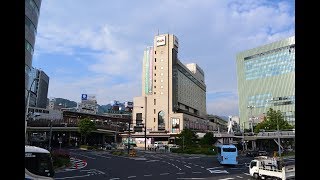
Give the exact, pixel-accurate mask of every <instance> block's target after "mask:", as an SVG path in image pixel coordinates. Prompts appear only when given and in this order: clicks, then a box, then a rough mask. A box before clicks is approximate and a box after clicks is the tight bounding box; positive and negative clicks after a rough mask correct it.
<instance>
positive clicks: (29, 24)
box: [24, 16, 37, 35]
mask: <svg viewBox="0 0 320 180" xmlns="http://www.w3.org/2000/svg"><path fill="white" fill-rule="evenodd" d="M24 23H25V25H27V26H28V28H29V29H30V30H31V31H32V32H33V34H34V35H36V34H37V29H36V26H35V25H34V24H33V23H32V21H31V20H30V19H29V18H28V17H27V16H25V20H24Z"/></svg>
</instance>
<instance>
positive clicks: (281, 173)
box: [249, 156, 295, 180]
mask: <svg viewBox="0 0 320 180" xmlns="http://www.w3.org/2000/svg"><path fill="white" fill-rule="evenodd" d="M249 173H250V175H251V176H252V177H254V178H255V179H259V178H261V179H268V178H272V179H274V178H276V179H282V180H288V179H294V178H295V164H285V163H284V161H283V160H281V159H278V158H271V157H267V156H258V157H256V158H255V159H253V160H252V161H251V162H250V165H249Z"/></svg>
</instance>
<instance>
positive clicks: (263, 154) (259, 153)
mask: <svg viewBox="0 0 320 180" xmlns="http://www.w3.org/2000/svg"><path fill="white" fill-rule="evenodd" d="M257 155H258V156H268V155H269V153H268V152H267V151H258V153H257Z"/></svg>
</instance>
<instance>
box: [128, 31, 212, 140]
mask: <svg viewBox="0 0 320 180" xmlns="http://www.w3.org/2000/svg"><path fill="white" fill-rule="evenodd" d="M178 48H179V41H178V38H177V37H176V36H174V35H172V34H162V35H157V36H155V38H154V44H153V46H151V47H148V48H146V50H145V51H144V56H143V68H142V69H143V70H142V96H140V97H134V99H133V104H134V106H133V113H132V114H133V116H132V118H133V124H134V126H135V125H139V124H145V125H146V130H147V133H150V132H159V133H161V132H163V133H167V134H178V133H180V132H181V131H182V130H183V129H184V128H190V129H198V130H200V131H201V130H205V129H206V128H207V122H208V120H206V115H207V113H206V85H205V82H204V72H203V70H202V69H201V68H200V67H199V66H198V65H197V64H195V63H191V64H186V65H184V64H182V63H181V62H180V61H179V59H178Z"/></svg>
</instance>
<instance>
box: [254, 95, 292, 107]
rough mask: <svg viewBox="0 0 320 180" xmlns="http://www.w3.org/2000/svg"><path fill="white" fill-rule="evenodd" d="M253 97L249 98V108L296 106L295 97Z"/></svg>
mask: <svg viewBox="0 0 320 180" xmlns="http://www.w3.org/2000/svg"><path fill="white" fill-rule="evenodd" d="M254 97H257V96H251V97H249V98H248V104H249V106H254V107H257V108H260V107H270V106H283V105H291V104H295V96H294V95H292V96H283V97H274V98H272V97H270V96H259V97H257V98H254Z"/></svg>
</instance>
